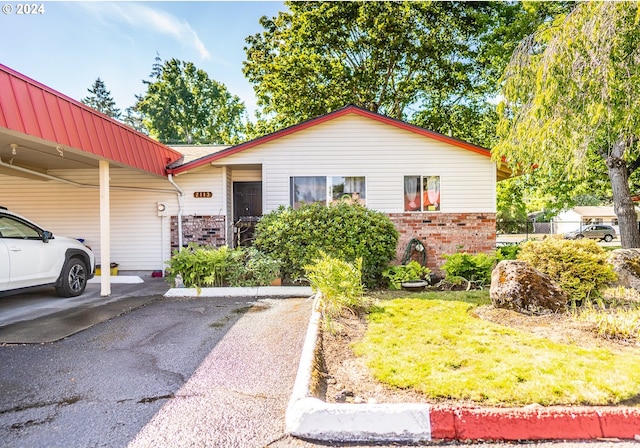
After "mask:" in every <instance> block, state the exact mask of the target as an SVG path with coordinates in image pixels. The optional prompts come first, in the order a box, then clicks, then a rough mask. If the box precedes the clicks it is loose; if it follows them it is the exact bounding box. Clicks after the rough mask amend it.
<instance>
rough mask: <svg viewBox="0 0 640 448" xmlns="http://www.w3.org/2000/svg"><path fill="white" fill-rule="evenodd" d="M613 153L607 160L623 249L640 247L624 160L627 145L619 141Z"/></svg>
mask: <svg viewBox="0 0 640 448" xmlns="http://www.w3.org/2000/svg"><path fill="white" fill-rule="evenodd" d="M612 149H613V151H612V152H611V154H609V155H608V156H607V158H606V160H605V163H606V165H607V170H608V172H609V180H610V181H611V188H612V191H613V211H614V212H615V214H616V216H617V217H618V224H619V226H620V242H621V243H622V248H623V249H629V248H638V247H640V231H639V230H638V218H637V216H636V208H635V204H634V203H633V201H632V200H631V190H630V189H629V169H628V167H627V162H625V161H624V159H623V158H622V156H623V154H624V151H625V143H624V142H623V141H618V142H616V143H615V144H614V145H613V148H612Z"/></svg>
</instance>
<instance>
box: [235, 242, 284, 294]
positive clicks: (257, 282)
mask: <svg viewBox="0 0 640 448" xmlns="http://www.w3.org/2000/svg"><path fill="white" fill-rule="evenodd" d="M233 253H234V257H235V258H237V260H238V262H237V263H233V264H232V265H231V266H233V268H230V269H229V270H228V277H227V281H228V283H229V286H268V285H270V284H271V282H272V281H274V280H275V279H277V278H279V277H280V265H281V263H280V261H279V260H276V259H275V258H273V257H271V256H269V255H267V254H265V253H262V252H260V251H259V250H258V249H256V248H255V247H249V248H237V249H235V250H234V251H233Z"/></svg>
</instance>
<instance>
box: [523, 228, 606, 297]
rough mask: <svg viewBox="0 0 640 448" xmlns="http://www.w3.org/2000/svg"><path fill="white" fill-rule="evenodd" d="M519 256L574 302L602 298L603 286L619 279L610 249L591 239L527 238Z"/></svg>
mask: <svg viewBox="0 0 640 448" xmlns="http://www.w3.org/2000/svg"><path fill="white" fill-rule="evenodd" d="M518 259H519V260H523V261H526V262H527V263H529V264H530V265H532V266H533V267H535V268H536V269H537V270H539V271H541V272H544V273H545V274H547V275H549V277H551V279H553V280H554V281H555V282H556V283H557V284H558V286H559V287H560V288H562V289H563V290H564V291H566V292H567V293H568V294H569V296H570V297H571V301H572V302H573V303H574V304H575V303H578V304H580V303H583V302H584V301H585V300H586V301H589V300H593V301H596V300H598V299H600V297H601V290H602V289H604V288H605V287H606V286H607V285H608V284H609V283H611V282H613V281H614V280H615V279H616V274H615V272H614V270H613V266H612V265H611V264H610V263H609V262H608V260H607V252H606V251H605V250H604V249H603V248H602V247H600V246H599V245H598V244H597V243H596V242H595V241H593V240H589V239H581V240H563V239H559V238H547V239H545V240H542V241H527V242H526V243H524V244H522V249H521V250H520V253H519V254H518Z"/></svg>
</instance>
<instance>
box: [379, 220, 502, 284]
mask: <svg viewBox="0 0 640 448" xmlns="http://www.w3.org/2000/svg"><path fill="white" fill-rule="evenodd" d="M389 217H390V218H391V221H393V223H394V224H395V226H396V229H398V232H400V238H399V241H398V248H397V261H398V263H400V262H401V260H402V257H403V255H404V252H405V249H406V248H407V245H408V244H409V242H410V241H411V239H412V238H417V239H419V240H420V241H421V242H422V243H423V244H424V246H425V247H426V250H427V267H429V269H431V270H432V271H433V272H434V273H435V274H439V275H442V274H443V272H442V271H441V270H440V266H441V265H442V264H443V263H444V262H445V259H444V257H443V255H447V254H452V253H455V252H468V253H471V254H477V253H481V252H484V253H489V252H491V251H494V250H495V248H496V215H495V213H390V214H389Z"/></svg>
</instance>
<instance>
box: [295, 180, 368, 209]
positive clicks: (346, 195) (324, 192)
mask: <svg viewBox="0 0 640 448" xmlns="http://www.w3.org/2000/svg"><path fill="white" fill-rule="evenodd" d="M289 191H290V192H291V197H290V203H291V206H292V207H293V208H298V207H299V206H300V205H301V204H303V203H304V204H313V203H315V202H321V203H324V204H326V203H328V202H331V203H336V202H338V201H343V200H350V201H353V202H358V203H359V204H361V205H364V204H365V203H366V198H367V191H366V178H365V177H364V176H359V177H358V176H296V177H292V178H291V185H290V190H289Z"/></svg>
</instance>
